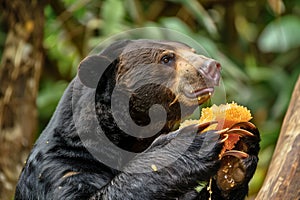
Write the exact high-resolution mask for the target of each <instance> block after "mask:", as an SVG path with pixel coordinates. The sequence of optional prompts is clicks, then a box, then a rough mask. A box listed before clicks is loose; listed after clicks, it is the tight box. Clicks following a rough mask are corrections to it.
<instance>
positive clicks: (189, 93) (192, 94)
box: [183, 87, 214, 105]
mask: <svg viewBox="0 0 300 200" xmlns="http://www.w3.org/2000/svg"><path fill="white" fill-rule="evenodd" d="M183 93H184V95H185V96H186V97H187V98H188V99H192V100H194V99H197V100H198V104H199V105H200V104H202V103H204V102H205V101H207V100H208V99H210V97H211V95H212V94H213V93H214V88H213V87H206V88H198V89H192V90H188V88H185V89H184V92H183Z"/></svg>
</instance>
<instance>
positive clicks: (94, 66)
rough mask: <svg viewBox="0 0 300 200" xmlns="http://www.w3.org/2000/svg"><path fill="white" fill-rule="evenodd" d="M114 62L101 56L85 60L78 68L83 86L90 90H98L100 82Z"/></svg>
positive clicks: (89, 57)
mask: <svg viewBox="0 0 300 200" xmlns="http://www.w3.org/2000/svg"><path fill="white" fill-rule="evenodd" d="M111 63H112V61H110V60H109V59H108V58H107V57H103V56H101V55H95V56H88V57H86V58H85V59H83V60H82V61H81V62H80V64H79V68H78V77H79V79H80V81H81V83H82V84H84V85H85V86H87V87H89V88H96V87H97V85H98V82H99V80H100V78H101V76H102V74H103V73H104V71H105V69H107V68H108V67H109V66H110V64H111Z"/></svg>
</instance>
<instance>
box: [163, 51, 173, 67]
mask: <svg viewBox="0 0 300 200" xmlns="http://www.w3.org/2000/svg"><path fill="white" fill-rule="evenodd" d="M174 60H175V54H174V53H169V54H167V55H164V56H163V57H162V58H161V60H160V62H161V63H162V64H166V65H170V64H172V63H173V62H174Z"/></svg>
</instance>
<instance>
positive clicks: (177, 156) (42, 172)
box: [15, 40, 258, 200]
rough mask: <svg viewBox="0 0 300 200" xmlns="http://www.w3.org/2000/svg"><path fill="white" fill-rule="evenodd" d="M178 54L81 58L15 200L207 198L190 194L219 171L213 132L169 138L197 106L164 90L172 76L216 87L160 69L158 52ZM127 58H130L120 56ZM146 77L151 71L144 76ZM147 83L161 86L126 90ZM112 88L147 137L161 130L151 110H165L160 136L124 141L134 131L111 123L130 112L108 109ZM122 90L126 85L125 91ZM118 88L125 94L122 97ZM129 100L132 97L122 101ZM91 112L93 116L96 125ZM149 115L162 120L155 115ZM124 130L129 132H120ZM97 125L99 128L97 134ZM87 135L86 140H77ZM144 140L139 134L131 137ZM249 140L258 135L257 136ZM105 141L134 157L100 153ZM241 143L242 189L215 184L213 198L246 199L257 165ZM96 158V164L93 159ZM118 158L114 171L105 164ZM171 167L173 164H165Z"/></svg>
mask: <svg viewBox="0 0 300 200" xmlns="http://www.w3.org/2000/svg"><path fill="white" fill-rule="evenodd" d="M181 48H185V49H187V50H188V51H189V50H190V49H189V47H187V46H186V45H184V44H181V43H175V42H166V41H151V40H137V41H122V42H117V43H114V44H113V45H111V46H110V47H108V48H107V49H105V50H104V51H103V52H102V53H100V54H99V55H97V56H92V57H89V58H87V59H85V60H84V61H83V62H82V63H81V65H80V69H79V76H77V77H75V79H74V80H73V81H72V82H71V83H70V85H69V87H68V88H67V89H66V91H65V93H64V95H63V97H62V98H61V101H60V103H59V105H58V107H57V109H56V111H55V113H54V115H53V117H52V119H51V121H50V123H49V124H48V126H47V127H46V129H45V130H44V131H43V133H42V134H41V136H40V137H39V139H38V140H37V142H36V144H35V146H34V148H33V150H32V152H31V154H30V156H29V158H28V160H27V162H26V165H25V167H24V169H23V171H22V173H21V175H20V179H19V182H18V185H17V188H16V194H15V200H37V199H39V200H43V199H44V200H50V199H55V200H62V199H70V200H71V199H72V200H74V199H141V200H146V199H149V200H150V199H208V198H209V193H208V191H207V190H206V188H205V189H203V190H202V191H201V192H200V193H197V192H196V191H195V189H194V188H195V187H196V186H197V185H198V182H199V181H208V180H209V179H210V177H213V176H214V175H215V174H216V173H217V170H218V168H219V166H220V161H219V159H218V155H219V153H220V150H221V148H222V144H220V142H219V141H220V138H219V135H218V133H216V132H215V131H209V132H205V133H201V134H196V132H201V131H202V129H203V128H199V127H197V126H194V125H192V126H188V127H185V128H183V129H179V130H175V131H173V132H172V128H173V127H174V125H175V124H176V123H178V122H179V121H180V120H181V118H182V116H185V115H187V114H190V113H191V112H192V110H194V108H195V106H197V105H188V104H186V103H181V99H180V98H179V100H178V101H174V99H175V100H176V96H178V94H174V91H171V90H170V89H169V87H171V86H172V85H174V84H175V79H176V76H182V77H181V79H180V81H185V82H180V83H178V85H179V86H180V87H181V84H182V85H183V84H186V83H189V84H190V83H192V82H193V81H192V80H197V79H199V80H201V81H199V83H197V84H198V85H197V87H200V86H201V87H202V86H203V87H204V86H207V85H208V86H214V85H215V84H214V81H215V80H210V79H209V78H207V77H206V76H205V74H201V73H199V72H194V73H191V71H189V70H186V71H187V72H188V71H189V73H190V74H191V75H190V76H191V77H189V76H188V75H187V74H179V75H178V74H176V72H178V69H177V68H176V66H175V65H176V61H174V63H172V62H169V63H168V66H167V67H166V66H163V65H162V64H161V63H159V60H157V59H158V57H159V55H160V54H161V53H162V52H163V51H164V50H166V49H167V50H172V51H175V52H176V51H177V49H181ZM128 51H130V53H129V54H126V52H128ZM145 51H147V53H145ZM124 52H125V53H124ZM194 55H195V56H196V54H194ZM201 59H203V58H201ZM143 64H146V65H143ZM172 65H174V66H172ZM121 66H122V68H121ZM172 67H173V69H171V68H172ZM174 67H175V68H176V70H174ZM150 68H151V69H150ZM148 70H151V72H152V75H149V77H148V75H147V72H148ZM181 73H185V72H181ZM99 74H101V79H100V77H99ZM120 74H121V76H120ZM124 74H126V76H124ZM158 75H159V76H158ZM139 76H140V77H139ZM145 76H146V79H147V78H149V79H153V80H154V79H157V77H158V79H160V80H156V83H157V82H160V81H162V82H164V84H162V85H160V84H151V82H149V84H146V85H143V86H142V87H136V88H134V91H130V89H133V88H132V87H129V86H128V85H137V84H138V83H137V82H135V80H136V77H139V78H142V77H145ZM195 76H199V77H195ZM177 78H178V77H177ZM216 79H217V78H216ZM178 80H179V79H178ZM116 82H119V83H121V84H120V85H121V86H122V87H121V88H120V89H119V90H118V92H117V93H116V97H117V98H116V99H117V100H120V99H125V100H126V99H127V98H128V100H129V109H130V110H129V115H130V117H131V119H132V120H133V121H134V123H135V124H137V125H139V126H147V125H149V124H150V126H149V128H148V130H150V131H151V130H154V129H155V127H157V126H161V124H160V123H161V122H160V121H155V120H154V122H152V121H151V120H150V117H149V108H150V107H151V106H153V105H154V104H160V105H162V106H163V108H164V110H165V112H166V122H165V123H164V124H162V128H161V130H159V132H156V134H154V135H152V136H151V137H145V138H139V137H135V136H132V135H129V134H128V131H130V130H135V128H134V127H135V126H134V125H132V127H131V125H130V124H129V125H128V124H127V123H126V120H121V121H116V120H115V119H114V116H119V117H120V118H119V119H126V118H127V117H128V116H125V114H124V109H127V107H128V105H126V101H124V102H125V103H123V102H122V101H121V102H113V101H114V99H112V98H111V97H112V95H113V90H114V89H115V87H116ZM154 82H155V81H154ZM203 82H205V84H207V85H203ZM82 83H83V84H82ZM125 83H126V84H127V85H126V86H123V85H122V84H125ZM201 84H202V85H201ZM210 84H211V85H210ZM86 86H88V87H86ZM124 88H125V89H126V90H128V91H129V92H127V91H125V92H124V90H123V89H124ZM128 93H129V94H131V96H130V97H128V96H126V95H127V94H128ZM182 101H183V102H184V101H185V100H182ZM93 102H95V104H93ZM113 103H116V105H118V106H117V111H115V112H116V113H112V104H113ZM91 111H93V112H95V115H96V118H97V119H96V121H95V119H94V118H93V115H92V114H90V112H91ZM154 113H160V110H159V109H158V110H155V112H154ZM113 114H114V115H113ZM155 117H158V118H159V116H154V118H155ZM151 119H153V118H151ZM117 123H118V124H117ZM122 123H123V124H125V126H126V130H127V131H124V129H122V128H120V127H119V125H120V124H122ZM98 125H100V127H101V129H99V128H97V127H98ZM95 127H96V128H95ZM142 130H143V129H142ZM250 131H251V132H255V131H256V130H250ZM81 134H83V135H81ZM89 134H90V136H91V137H90V138H85V139H84V140H83V139H82V138H83V137H84V136H85V135H89ZM142 134H143V131H140V132H139V131H137V133H135V135H142ZM255 134H256V135H257V136H258V132H255ZM106 137H107V138H108V139H109V141H110V142H111V143H113V144H114V145H116V146H118V147H119V148H122V149H124V150H126V151H129V152H133V153H135V154H134V156H131V157H124V156H122V155H121V154H120V153H119V152H117V151H115V150H114V149H111V148H110V147H108V146H106V145H105V144H106ZM94 138H97V139H95V140H94ZM245 140H246V142H245V143H247V142H248V143H249V146H251V147H250V149H251V151H252V150H253V151H252V152H250V156H249V158H247V160H245V161H244V163H246V164H245V166H246V171H247V172H246V174H247V175H246V176H247V178H246V179H245V182H244V183H243V184H242V185H241V186H239V187H238V188H236V189H235V190H234V191H232V192H229V193H228V192H227V193H224V192H223V191H221V190H220V189H219V188H218V187H217V186H216V183H215V181H214V180H213V183H212V186H213V194H212V197H213V199H218V200H219V199H220V200H222V199H244V197H245V195H246V194H247V192H248V182H249V180H250V178H251V177H252V176H253V173H254V171H255V168H256V164H257V153H258V139H256V140H254V141H250V140H248V139H245ZM95 154H97V155H98V156H100V157H101V159H97V157H95ZM98 158H99V157H98ZM116 158H117V162H116V163H114V164H115V166H110V165H108V164H107V163H106V162H103V161H106V160H107V161H109V160H110V159H116ZM169 160H173V161H174V162H171V163H170V164H168V165H166V163H167V162H168V161H169ZM153 166H155V167H157V170H156V169H155V168H153ZM151 168H152V169H151Z"/></svg>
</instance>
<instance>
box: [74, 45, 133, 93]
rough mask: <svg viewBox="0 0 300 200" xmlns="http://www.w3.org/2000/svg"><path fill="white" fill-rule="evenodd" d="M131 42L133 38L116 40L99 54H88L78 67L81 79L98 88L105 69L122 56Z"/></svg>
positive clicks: (90, 86)
mask: <svg viewBox="0 0 300 200" xmlns="http://www.w3.org/2000/svg"><path fill="white" fill-rule="evenodd" d="M130 42H131V40H121V41H117V42H114V43H112V44H111V45H110V46H108V47H107V48H105V49H104V50H103V51H102V52H101V53H100V54H99V55H94V56H88V57H86V58H85V59H83V60H82V61H81V62H80V64H79V68H78V77H79V79H80V81H81V82H82V83H83V84H84V85H85V86H87V87H89V88H96V87H97V85H98V82H99V80H100V78H101V76H102V75H103V73H104V71H105V70H106V69H107V68H108V67H111V64H112V63H114V61H115V60H117V59H118V58H119V57H120V54H121V53H122V51H123V50H124V48H125V47H126V46H127V45H128V44H129V43H130Z"/></svg>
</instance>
